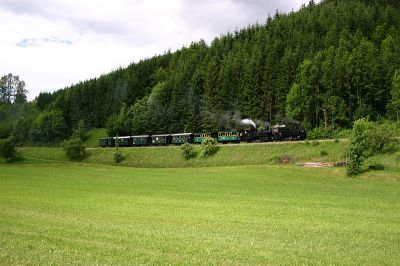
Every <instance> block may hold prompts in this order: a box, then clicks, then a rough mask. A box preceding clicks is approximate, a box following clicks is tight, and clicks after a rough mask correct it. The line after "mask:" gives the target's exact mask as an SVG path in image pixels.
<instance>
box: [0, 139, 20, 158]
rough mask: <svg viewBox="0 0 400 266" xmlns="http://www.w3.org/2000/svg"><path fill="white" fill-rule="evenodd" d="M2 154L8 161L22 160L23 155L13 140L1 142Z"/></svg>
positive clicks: (0, 152)
mask: <svg viewBox="0 0 400 266" xmlns="http://www.w3.org/2000/svg"><path fill="white" fill-rule="evenodd" d="M0 156H1V157H3V158H4V159H6V160H7V162H11V161H16V160H21V159H22V155H21V154H20V153H19V152H18V151H17V149H16V148H15V143H14V141H12V140H8V141H6V142H3V143H0Z"/></svg>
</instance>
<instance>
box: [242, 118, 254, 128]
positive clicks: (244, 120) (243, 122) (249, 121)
mask: <svg viewBox="0 0 400 266" xmlns="http://www.w3.org/2000/svg"><path fill="white" fill-rule="evenodd" d="M240 123H241V124H243V125H252V126H253V127H254V128H255V129H256V128H257V126H256V123H254V121H253V120H251V119H242V120H241V121H240Z"/></svg>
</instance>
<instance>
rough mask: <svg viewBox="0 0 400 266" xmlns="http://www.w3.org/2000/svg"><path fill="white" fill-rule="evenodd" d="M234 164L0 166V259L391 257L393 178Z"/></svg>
mask: <svg viewBox="0 0 400 266" xmlns="http://www.w3.org/2000/svg"><path fill="white" fill-rule="evenodd" d="M380 173H381V175H382V177H380V178H374V179H355V178H352V179H350V178H346V177H345V173H344V170H343V169H337V168H334V169H303V168H300V167H298V166H240V167H222V168H218V167H211V168H196V169H192V168H184V169H182V168H175V169H139V168H126V167H113V166H104V165H103V166H101V165H98V166H95V165H92V166H83V165H81V164H59V165H28V164H25V165H24V164H20V165H5V164H0V213H1V215H0V264H4V265H10V264H39V265H41V264H72V263H73V264H124V265H125V264H235V265H237V264H247V265H254V264H273V265H282V264H283V265H295V264H313V265H314V264H319V265H332V264H358V265H382V264H385V265H396V264H398V262H399V259H400V255H399V254H400V223H399V222H398V221H399V217H400V183H399V180H400V175H399V174H398V173H392V172H387V171H383V172H380Z"/></svg>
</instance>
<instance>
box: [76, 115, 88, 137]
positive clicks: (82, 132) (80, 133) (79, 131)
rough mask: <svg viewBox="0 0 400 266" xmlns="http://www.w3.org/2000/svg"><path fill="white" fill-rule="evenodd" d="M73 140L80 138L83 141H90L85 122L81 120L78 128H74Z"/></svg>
mask: <svg viewBox="0 0 400 266" xmlns="http://www.w3.org/2000/svg"><path fill="white" fill-rule="evenodd" d="M72 138H79V139H81V140H82V141H86V140H87V139H88V135H87V128H86V126H85V122H84V121H83V120H80V121H79V123H78V125H77V127H76V128H74V130H73V132H72Z"/></svg>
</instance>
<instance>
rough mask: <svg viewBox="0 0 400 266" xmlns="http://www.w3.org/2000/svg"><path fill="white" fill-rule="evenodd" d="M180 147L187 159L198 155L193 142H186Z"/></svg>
mask: <svg viewBox="0 0 400 266" xmlns="http://www.w3.org/2000/svg"><path fill="white" fill-rule="evenodd" d="M180 149H181V151H182V156H183V158H184V159H185V160H189V159H192V158H194V157H196V152H195V150H194V148H193V145H192V144H189V143H187V142H186V143H184V144H183V145H182V146H181V147H180Z"/></svg>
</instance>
